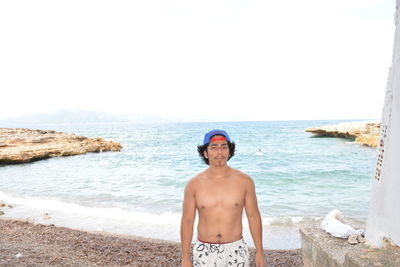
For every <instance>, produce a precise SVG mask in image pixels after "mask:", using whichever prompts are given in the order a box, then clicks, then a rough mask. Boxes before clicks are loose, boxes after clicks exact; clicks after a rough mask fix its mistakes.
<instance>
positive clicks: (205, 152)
mask: <svg viewBox="0 0 400 267" xmlns="http://www.w3.org/2000/svg"><path fill="white" fill-rule="evenodd" d="M203 155H204V157H205V158H206V159H208V155H207V151H204V152H203Z"/></svg>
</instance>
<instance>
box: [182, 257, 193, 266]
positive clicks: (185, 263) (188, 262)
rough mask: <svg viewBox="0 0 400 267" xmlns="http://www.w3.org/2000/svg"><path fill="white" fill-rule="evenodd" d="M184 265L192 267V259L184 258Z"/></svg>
mask: <svg viewBox="0 0 400 267" xmlns="http://www.w3.org/2000/svg"><path fill="white" fill-rule="evenodd" d="M182 267H192V263H191V262H190V259H183V260H182Z"/></svg>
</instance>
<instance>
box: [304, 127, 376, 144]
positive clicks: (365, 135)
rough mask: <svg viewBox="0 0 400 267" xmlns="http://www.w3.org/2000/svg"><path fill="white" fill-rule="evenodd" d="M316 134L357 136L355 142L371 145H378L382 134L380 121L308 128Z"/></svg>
mask: <svg viewBox="0 0 400 267" xmlns="http://www.w3.org/2000/svg"><path fill="white" fill-rule="evenodd" d="M305 131H306V132H308V133H312V134H313V135H314V136H327V137H342V138H355V143H359V144H363V145H366V146H370V147H376V146H377V145H378V140H379V134H380V123H379V122H370V121H369V122H365V121H361V122H344V123H339V124H335V125H325V126H320V127H312V128H307V129H306V130H305Z"/></svg>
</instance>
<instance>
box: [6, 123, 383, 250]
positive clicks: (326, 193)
mask: <svg viewBox="0 0 400 267" xmlns="http://www.w3.org/2000/svg"><path fill="white" fill-rule="evenodd" d="M340 122H345V121H343V120H341V121H335V120H329V121H322V120H319V121H260V122H200V123H198V122H197V123H151V124H146V123H142V124H139V123H76V124H74V123H69V124H35V125H23V126H24V127H27V128H33V129H51V130H56V131H62V132H68V133H75V134H78V135H83V136H87V137H103V138H106V139H108V140H113V141H117V142H119V143H121V144H122V146H123V149H122V151H121V152H103V153H88V154H85V155H78V156H70V157H63V158H50V159H46V160H40V161H36V162H32V163H26V164H17V165H0V200H2V201H4V202H6V203H8V204H12V205H13V206H14V207H13V208H4V209H3V211H4V212H5V214H4V215H3V217H5V218H14V219H24V220H25V219H27V220H29V221H32V222H35V223H43V224H54V225H57V226H65V227H70V228H74V229H81V230H85V231H101V232H110V233H116V234H122V235H133V236H140V237H145V238H154V239H164V240H171V241H179V240H180V237H179V232H180V229H179V228H180V219H181V212H182V200H183V190H184V187H185V184H186V183H187V182H188V180H189V179H191V178H192V177H193V176H195V175H196V174H197V173H199V172H201V171H202V170H204V169H205V168H207V167H208V166H207V165H205V164H204V163H203V162H202V160H201V158H200V157H199V155H198V152H197V145H198V144H201V143H202V141H203V136H204V134H205V133H206V132H207V131H209V130H212V129H225V130H226V131H227V132H228V133H229V135H230V136H231V139H232V140H233V141H234V142H235V143H236V154H235V156H234V157H232V158H231V159H230V160H229V162H228V164H229V165H230V166H231V167H232V168H235V169H239V170H241V171H242V172H244V173H246V174H248V175H250V176H251V177H252V179H253V180H254V182H255V185H256V193H257V198H258V205H259V209H260V212H261V216H262V222H263V244H264V248H265V249H296V248H300V247H301V242H300V236H299V227H300V226H301V225H302V224H306V223H309V222H314V221H318V220H320V219H321V218H323V217H325V216H326V215H327V214H328V213H329V212H330V211H331V210H333V209H338V210H340V211H341V212H342V213H343V215H344V217H345V218H346V219H349V220H351V221H354V222H357V223H361V224H363V223H364V224H365V221H366V218H367V216H368V208H369V199H370V193H371V185H372V178H373V174H374V168H375V163H376V155H377V154H376V149H374V148H370V147H366V146H362V145H359V144H354V143H353V141H354V140H351V139H343V138H329V137H313V136H312V135H311V134H309V133H306V132H305V131H304V130H305V129H306V128H308V127H316V126H322V125H331V124H336V123H340ZM196 220H197V219H196ZM196 223H197V222H196ZM243 225H244V229H243V236H244V239H245V241H246V242H247V243H248V244H249V245H250V246H254V243H253V241H252V239H251V235H250V231H249V227H248V223H247V218H246V215H245V213H243ZM195 237H196V227H194V239H195Z"/></svg>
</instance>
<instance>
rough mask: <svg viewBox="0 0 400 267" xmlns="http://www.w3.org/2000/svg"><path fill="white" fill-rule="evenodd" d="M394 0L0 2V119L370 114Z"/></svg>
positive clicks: (380, 83) (386, 63)
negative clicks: (91, 114) (64, 114)
mask: <svg viewBox="0 0 400 267" xmlns="http://www.w3.org/2000/svg"><path fill="white" fill-rule="evenodd" d="M394 12H395V0H335V1H332V0H329V1H328V0H302V1H299V0H280V1H278V0H274V1H268V0H263V1H259V0H249V1H241V0H231V1H218V0H213V1H209V0H203V1H190V0H185V1H183V0H169V1H165V0H146V1H140V0H135V1H131V0H130V1H124V0H120V1H102V0H95V1H87V0H79V1H74V0H69V1H58V0H51V1H41V0H38V1H18V0H15V1H1V2H0V99H1V100H0V119H2V118H9V117H17V116H22V115H32V114H36V113H47V112H53V111H56V110H60V109H63V110H66V109H67V110H68V109H80V110H90V111H102V112H108V113H111V114H145V115H152V116H160V117H173V118H180V119H184V120H188V121H197V120H204V119H205V118H206V119H207V120H210V121H213V120H215V121H218V120H303V119H304V120H305V119H309V120H314V119H380V117H381V112H382V107H383V98H384V93H385V86H386V80H387V75H388V71H389V68H390V66H391V58H392V49H393V38H394V30H395V27H394Z"/></svg>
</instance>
